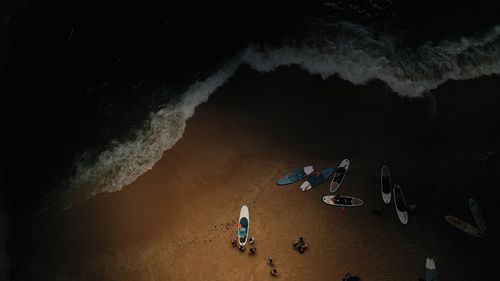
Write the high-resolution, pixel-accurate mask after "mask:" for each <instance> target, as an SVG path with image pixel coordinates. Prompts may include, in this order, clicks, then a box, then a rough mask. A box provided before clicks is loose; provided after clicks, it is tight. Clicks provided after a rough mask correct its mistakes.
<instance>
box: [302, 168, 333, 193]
mask: <svg viewBox="0 0 500 281" xmlns="http://www.w3.org/2000/svg"><path fill="white" fill-rule="evenodd" d="M333 172H335V168H333V167H327V168H324V169H322V170H321V171H316V172H314V173H312V174H311V175H309V177H308V178H307V180H306V181H305V182H304V183H303V184H302V185H301V186H300V190H302V191H307V190H309V189H311V188H314V187H317V186H319V185H321V184H322V183H323V182H325V181H326V180H327V179H328V178H329V177H330V176H331V175H332V174H333Z"/></svg>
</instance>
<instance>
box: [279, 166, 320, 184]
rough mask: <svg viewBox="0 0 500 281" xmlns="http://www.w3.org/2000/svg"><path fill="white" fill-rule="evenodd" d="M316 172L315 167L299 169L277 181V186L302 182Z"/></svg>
mask: <svg viewBox="0 0 500 281" xmlns="http://www.w3.org/2000/svg"><path fill="white" fill-rule="evenodd" d="M312 172H314V167H313V166H305V167H303V168H297V169H295V170H293V171H292V172H290V173H288V174H286V175H284V176H283V177H281V178H280V179H279V180H277V181H276V184H277V185H287V184H291V183H294V182H297V181H300V180H303V179H305V178H306V177H307V176H309V175H310V174H312Z"/></svg>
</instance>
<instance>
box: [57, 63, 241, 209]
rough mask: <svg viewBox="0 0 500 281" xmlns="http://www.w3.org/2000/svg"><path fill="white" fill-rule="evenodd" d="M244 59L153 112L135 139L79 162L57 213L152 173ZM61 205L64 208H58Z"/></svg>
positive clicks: (224, 67) (230, 64) (117, 144)
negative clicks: (195, 112)
mask: <svg viewBox="0 0 500 281" xmlns="http://www.w3.org/2000/svg"><path fill="white" fill-rule="evenodd" d="M240 64H241V56H237V57H236V58H235V59H233V60H231V61H230V62H228V63H226V64H225V65H223V66H222V67H220V68H219V69H218V70H217V71H216V72H215V73H213V74H212V75H211V76H210V77H208V78H207V79H205V80H203V81H197V82H195V83H194V84H192V85H191V86H190V87H189V89H188V90H187V91H186V92H185V93H184V94H183V95H182V96H181V97H180V99H179V101H178V102H177V103H175V104H170V105H168V106H166V107H164V108H162V109H160V110H159V111H157V112H154V113H151V114H150V117H149V120H148V122H147V125H146V127H145V128H143V129H142V130H141V131H139V132H135V134H134V135H135V137H134V139H133V140H129V141H125V142H114V143H112V144H111V147H112V148H111V149H108V150H107V151H104V152H102V153H101V154H100V155H99V156H98V158H97V160H96V161H95V162H94V163H92V164H91V165H87V164H84V161H82V162H80V163H76V168H75V175H74V177H73V178H72V179H71V180H70V183H69V187H66V188H65V191H64V192H63V194H60V193H59V194H57V195H56V196H58V197H59V198H57V199H56V201H57V202H58V203H56V204H55V207H56V208H57V209H59V210H54V211H55V212H56V214H59V213H60V212H62V211H64V210H66V209H68V208H70V207H71V206H72V205H73V204H74V203H77V202H81V201H84V200H86V199H88V198H90V197H92V196H94V195H96V194H98V193H101V192H115V191H119V190H121V189H122V188H123V187H124V186H126V185H128V184H130V183H132V182H133V181H134V180H136V179H137V178H138V177H139V176H140V175H142V174H144V173H145V172H147V171H148V170H150V169H151V168H152V167H153V165H154V164H155V163H156V162H157V161H158V160H160V158H161V156H162V155H163V153H164V152H165V151H166V150H168V149H169V148H171V147H172V146H173V145H174V144H175V143H176V142H177V141H178V140H179V139H180V138H181V137H182V135H183V133H184V129H185V127H186V121H187V119H189V118H190V117H191V116H193V114H194V111H195V108H196V106H198V105H200V104H201V103H203V102H205V101H207V99H208V97H209V96H210V94H211V93H213V92H214V91H215V90H216V89H217V88H219V87H220V86H222V85H223V84H224V83H225V82H226V81H227V80H228V79H229V78H230V77H231V76H233V74H234V73H235V71H236V70H237V69H238V67H239V66H240ZM58 204H61V205H58Z"/></svg>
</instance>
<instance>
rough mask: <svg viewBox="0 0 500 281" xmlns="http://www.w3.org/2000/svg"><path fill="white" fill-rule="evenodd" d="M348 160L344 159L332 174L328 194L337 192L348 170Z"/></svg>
mask: <svg viewBox="0 0 500 281" xmlns="http://www.w3.org/2000/svg"><path fill="white" fill-rule="evenodd" d="M349 163H350V162H349V159H344V160H342V162H340V165H339V167H338V168H337V170H336V171H335V173H334V174H333V179H332V181H331V182H330V192H331V193H335V192H337V190H339V188H340V185H341V184H342V182H343V181H344V178H345V175H346V174H347V170H348V169H349Z"/></svg>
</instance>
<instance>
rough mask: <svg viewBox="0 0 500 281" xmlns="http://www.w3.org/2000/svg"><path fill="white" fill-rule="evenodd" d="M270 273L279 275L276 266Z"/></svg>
mask: <svg viewBox="0 0 500 281" xmlns="http://www.w3.org/2000/svg"><path fill="white" fill-rule="evenodd" d="M270 273H271V275H272V276H274V277H276V276H278V271H277V270H276V268H273V269H272V270H271V272H270Z"/></svg>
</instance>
